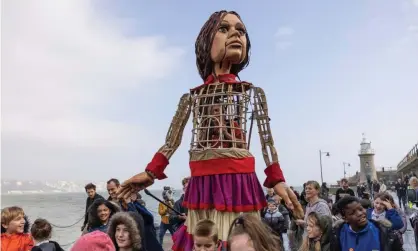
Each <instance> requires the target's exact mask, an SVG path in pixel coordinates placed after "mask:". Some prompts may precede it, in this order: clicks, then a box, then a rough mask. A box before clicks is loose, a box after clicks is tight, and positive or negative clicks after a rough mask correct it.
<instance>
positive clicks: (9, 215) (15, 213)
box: [1, 206, 25, 226]
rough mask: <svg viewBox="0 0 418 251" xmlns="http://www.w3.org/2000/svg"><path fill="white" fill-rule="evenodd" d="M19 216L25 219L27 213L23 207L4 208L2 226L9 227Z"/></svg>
mask: <svg viewBox="0 0 418 251" xmlns="http://www.w3.org/2000/svg"><path fill="white" fill-rule="evenodd" d="M19 216H21V217H25V212H24V211H23V209H22V208H21V207H16V206H14V207H6V208H3V209H2V210H1V224H2V225H6V226H7V225H9V223H10V222H11V221H13V220H14V219H16V218H17V217H19Z"/></svg>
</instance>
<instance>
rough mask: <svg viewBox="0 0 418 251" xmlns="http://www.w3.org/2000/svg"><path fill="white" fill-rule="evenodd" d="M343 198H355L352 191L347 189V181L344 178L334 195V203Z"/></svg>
mask: <svg viewBox="0 0 418 251" xmlns="http://www.w3.org/2000/svg"><path fill="white" fill-rule="evenodd" d="M345 196H355V195H354V191H353V189H351V188H349V187H348V180H347V179H346V178H344V179H342V180H341V187H340V188H338V190H337V192H336V193H335V203H337V202H338V201H339V200H340V199H341V198H343V197H345Z"/></svg>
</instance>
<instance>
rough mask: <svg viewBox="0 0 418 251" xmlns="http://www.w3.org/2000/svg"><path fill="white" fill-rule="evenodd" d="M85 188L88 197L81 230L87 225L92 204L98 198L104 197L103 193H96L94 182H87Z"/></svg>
mask: <svg viewBox="0 0 418 251" xmlns="http://www.w3.org/2000/svg"><path fill="white" fill-rule="evenodd" d="M84 189H85V190H86V193H87V195H88V197H87V199H86V211H85V214H84V223H83V226H82V227H81V231H83V230H84V228H85V227H86V225H87V222H88V217H89V216H88V215H89V208H90V206H91V205H92V204H93V202H94V201H96V200H98V199H104V198H103V197H102V196H101V195H99V194H97V193H96V186H95V185H94V184H93V183H89V184H87V185H86V186H85V187H84Z"/></svg>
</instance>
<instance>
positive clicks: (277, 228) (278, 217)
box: [264, 199, 288, 250]
mask: <svg viewBox="0 0 418 251" xmlns="http://www.w3.org/2000/svg"><path fill="white" fill-rule="evenodd" d="M267 203H268V208H267V211H266V214H265V215H264V222H265V223H266V224H267V225H269V226H270V228H271V229H272V230H273V231H274V232H275V233H276V235H278V236H279V237H280V240H281V241H282V244H283V233H286V232H287V228H288V226H286V221H285V218H284V216H283V214H282V213H281V212H280V211H279V208H278V207H277V203H276V201H275V200H274V199H270V200H268V202H267ZM287 223H288V222H287ZM283 248H284V247H283ZM283 250H284V249H283Z"/></svg>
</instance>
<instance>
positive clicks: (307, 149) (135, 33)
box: [1, 0, 418, 188]
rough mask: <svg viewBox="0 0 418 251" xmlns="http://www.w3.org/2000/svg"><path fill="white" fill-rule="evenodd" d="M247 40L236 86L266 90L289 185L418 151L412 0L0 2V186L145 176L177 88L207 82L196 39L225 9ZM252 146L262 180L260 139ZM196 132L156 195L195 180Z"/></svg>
mask: <svg viewBox="0 0 418 251" xmlns="http://www.w3.org/2000/svg"><path fill="white" fill-rule="evenodd" d="M222 9H226V10H235V11H237V12H238V13H239V14H240V15H241V17H242V20H243V22H244V24H245V25H246V27H247V30H248V32H249V36H250V39H251V44H252V51H251V60H250V65H249V66H248V67H247V68H246V69H244V70H243V71H242V72H241V73H240V78H241V79H242V80H246V81H249V82H252V83H253V84H254V85H256V86H259V87H262V88H263V89H264V90H265V92H266V94H267V100H268V105H269V112H270V117H271V126H272V133H273V137H274V141H275V146H276V148H277V151H278V153H279V159H280V164H281V166H282V169H283V172H284V174H285V177H286V179H287V182H288V183H290V184H292V185H295V186H297V185H301V184H302V183H303V182H305V181H307V180H318V181H320V172H319V171H320V165H319V150H322V151H325V152H330V157H325V156H324V157H323V174H324V181H326V182H328V183H335V182H336V180H337V179H339V178H341V177H342V176H343V174H344V173H343V162H347V163H350V164H351V166H350V167H349V168H348V170H347V172H348V173H349V174H355V172H356V171H357V170H359V158H358V156H357V153H358V150H359V149H360V142H361V140H362V133H365V135H366V137H367V138H368V139H369V140H371V142H372V146H373V148H374V149H375V151H376V155H375V163H376V167H377V168H378V169H380V168H381V167H387V168H389V167H393V168H396V165H397V164H398V163H399V161H401V159H402V158H403V157H404V156H405V155H406V154H407V152H408V151H409V150H410V149H411V148H412V147H413V145H415V144H416V143H417V142H418V116H416V113H417V108H418V99H417V93H418V1H417V0H400V1H390V0H381V1H380V0H379V1H378V0H369V1H362V0H355V1H332V0H325V1H314V2H313V1H311V2H303V3H302V2H297V1H284V0H282V1H271V2H270V3H269V4H266V5H262V4H259V3H255V2H252V3H250V2H249V3H244V2H242V1H219V0H215V1H207V2H205V3H203V2H199V3H197V2H196V1H190V0H189V1H176V2H174V1H134V0H130V1H129V0H126V1H110V0H106V1H86V0H62V1H55V0H45V1H36V3H35V2H33V1H21V0H13V1H12V0H9V1H2V41H1V42H2V51H1V53H2V56H1V59H2V64H1V66H2V67H1V70H2V75H1V84H2V86H1V120H2V123H1V126H2V128H1V132H2V135H1V136H2V137H1V143H2V145H1V174H2V175H1V179H20V180H74V181H78V180H87V181H89V180H92V181H99V180H108V179H109V178H118V179H120V180H121V181H123V180H125V179H127V178H129V177H130V176H132V175H134V174H136V173H138V172H141V171H143V170H144V169H145V167H146V165H147V163H148V162H149V161H150V160H151V159H152V156H153V154H154V153H155V152H156V151H157V150H158V148H160V147H161V146H162V145H163V144H164V140H165V136H166V133H167V130H168V128H169V125H170V122H171V119H172V116H173V115H174V113H175V111H176V108H177V103H178V100H179V99H180V97H181V95H182V94H183V93H187V92H188V90H189V89H190V88H192V87H195V86H197V85H199V84H201V83H202V80H201V79H200V77H199V75H198V71H197V69H196V65H195V54H194V43H195V39H196V37H197V35H198V33H199V31H200V28H201V26H202V25H203V24H204V22H205V21H206V20H207V19H208V18H209V16H210V14H211V13H213V12H214V11H218V10H222ZM252 137H253V140H252V141H251V148H250V151H251V152H252V153H253V155H254V156H255V157H256V171H257V175H258V177H259V179H260V181H261V182H263V180H264V179H265V174H264V172H263V170H264V168H265V163H264V161H263V158H262V155H261V151H260V143H259V140H258V135H257V132H256V131H254V132H253V134H252ZM190 140H191V123H190V121H189V124H188V125H187V127H186V129H185V133H184V136H183V140H182V144H181V146H180V148H179V149H178V150H177V152H176V153H175V154H174V156H173V157H172V158H171V160H170V165H169V166H168V167H167V169H166V174H167V176H168V178H167V179H166V180H164V181H157V182H156V183H155V184H154V185H153V186H154V187H155V188H160V187H162V186H163V185H169V186H173V187H180V186H181V179H182V178H183V177H185V176H188V175H189V174H190V169H189V167H188V158H189V156H188V148H189V145H190Z"/></svg>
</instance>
